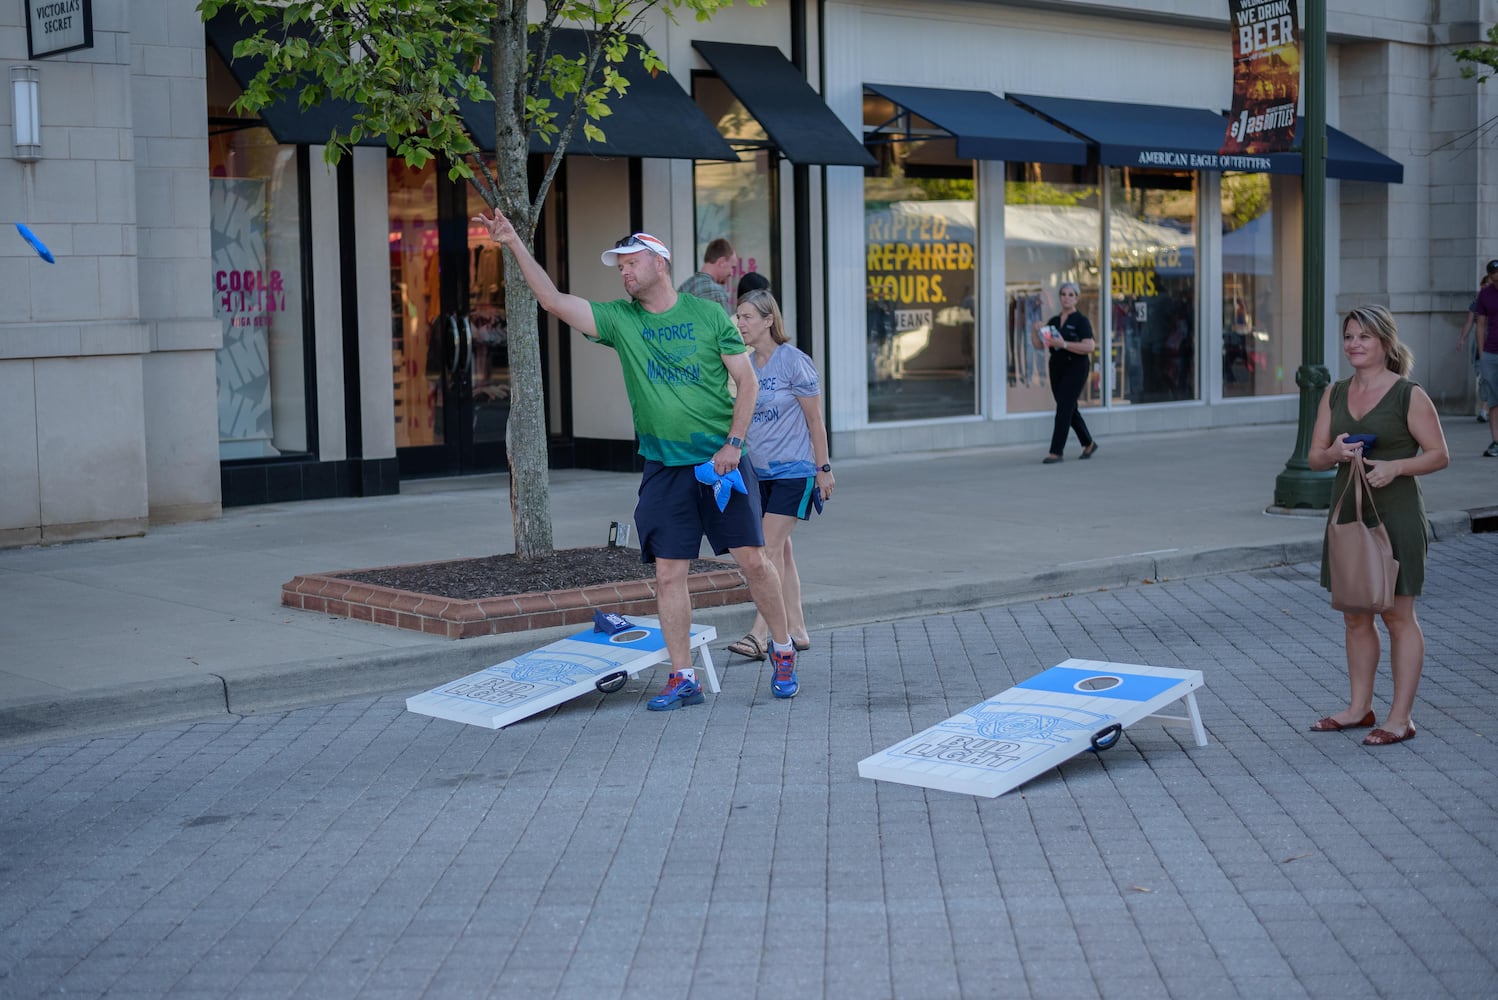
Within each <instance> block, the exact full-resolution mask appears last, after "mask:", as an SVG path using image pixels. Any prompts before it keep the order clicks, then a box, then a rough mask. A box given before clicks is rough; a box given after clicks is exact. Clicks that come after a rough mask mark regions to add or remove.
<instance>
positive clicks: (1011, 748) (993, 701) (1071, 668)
mask: <svg viewBox="0 0 1498 1000" xmlns="http://www.w3.org/2000/svg"><path fill="white" fill-rule="evenodd" d="M1201 686H1202V673H1201V671H1200V670H1177V669H1174V668H1171V667H1151V666H1145V665H1144V664H1139V663H1108V662H1105V661H1102V660H1075V659H1073V660H1067V661H1066V662H1064V663H1059V664H1057V665H1056V666H1054V667H1052V668H1050V669H1049V670H1046V671H1043V672H1041V673H1039V674H1037V675H1035V676H1034V677H1031V678H1029V679H1028V680H1025V681H1022V682H1020V683H1019V684H1016V685H1015V686H1014V687H1012V688H1010V689H1009V690H1007V691H1003V692H1001V693H999V694H996V695H994V696H993V697H992V698H989V699H988V700H987V701H983V702H979V703H978V704H976V705H974V706H972V707H971V708H969V709H967V710H966V711H964V712H959V713H958V714H956V715H954V716H952V717H951V718H950V719H947V720H946V721H945V722H939V723H937V724H936V725H934V726H932V727H931V728H929V729H925V730H923V731H921V732H919V733H917V734H916V735H914V736H912V737H910V738H909V739H905V740H901V741H900V742H899V743H896V744H895V745H894V746H891V747H888V748H886V749H884V750H881V751H880V752H879V753H876V754H874V755H872V756H870V757H865V758H864V759H863V760H861V761H859V762H858V774H859V776H860V777H864V778H873V779H875V780H878V781H896V782H900V783H901V784H906V785H923V786H925V787H927V788H940V789H943V790H944V791H949V792H962V793H964V794H967V795H983V796H987V797H989V798H992V797H994V796H996V795H1003V794H1004V793H1005V792H1007V791H1010V790H1012V789H1015V788H1018V787H1019V786H1020V785H1022V784H1024V783H1025V782H1027V781H1029V780H1030V779H1031V778H1033V777H1035V776H1036V775H1037V774H1040V773H1041V772H1043V771H1047V770H1050V769H1051V768H1053V767H1055V766H1057V765H1058V764H1061V763H1064V762H1065V761H1067V760H1070V759H1071V758H1072V757H1075V756H1076V755H1077V754H1079V753H1081V752H1082V751H1084V750H1087V749H1090V748H1091V746H1092V738H1093V736H1094V735H1096V734H1098V733H1099V732H1100V731H1102V730H1104V729H1106V728H1108V727H1109V726H1112V725H1115V724H1116V725H1119V726H1122V727H1128V726H1129V725H1131V724H1133V723H1135V722H1138V721H1139V720H1140V719H1143V718H1145V717H1146V716H1149V715H1153V714H1154V713H1155V712H1157V711H1159V710H1160V709H1161V708H1164V707H1165V706H1166V705H1169V704H1170V703H1171V702H1174V701H1178V700H1180V699H1181V698H1184V697H1186V695H1188V694H1191V693H1192V692H1194V691H1195V690H1196V689H1197V688H1199V687H1201Z"/></svg>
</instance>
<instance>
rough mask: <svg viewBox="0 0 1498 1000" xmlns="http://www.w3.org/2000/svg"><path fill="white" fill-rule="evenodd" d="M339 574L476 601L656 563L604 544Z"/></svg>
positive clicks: (708, 569)
mask: <svg viewBox="0 0 1498 1000" xmlns="http://www.w3.org/2000/svg"><path fill="white" fill-rule="evenodd" d="M731 568H733V563H731V562H729V563H724V562H718V561H716V560H712V559H694V560H692V568H691V572H693V573H712V572H716V571H717V570H721V569H731ZM333 575H335V576H338V577H340V578H341V579H344V580H358V581H359V582H361V583H373V584H378V585H379V586H381V587H390V588H392V589H394V590H409V591H413V592H415V593H418V594H435V595H437V596H438V597H452V598H457V599H459V600H465V601H476V600H480V599H481V598H485V597H504V596H507V595H513V594H531V593H535V592H536V591H543V590H576V589H581V588H583V587H596V586H599V585H601V584H608V583H621V582H624V581H626V580H653V579H655V566H654V565H653V564H651V563H643V562H641V561H640V550H639V549H630V548H625V547H623V546H607V545H600V546H598V547H596V548H586V549H557V550H555V551H554V552H552V553H551V554H550V555H548V556H546V557H545V558H542V559H521V558H520V557H519V556H517V555H514V554H513V553H512V554H509V555H498V556H483V557H481V558H478V559H456V560H453V561H451V562H436V563H418V564H417V565H414V566H388V567H385V568H384V569H366V570H357V571H354V572H349V573H336V574H333Z"/></svg>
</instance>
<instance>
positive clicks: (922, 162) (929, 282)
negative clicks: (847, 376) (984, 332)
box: [863, 97, 978, 423]
mask: <svg viewBox="0 0 1498 1000" xmlns="http://www.w3.org/2000/svg"><path fill="white" fill-rule="evenodd" d="M895 114H896V109H895V107H894V105H893V104H891V103H890V102H888V101H886V100H883V99H882V98H874V97H865V100H864V122H865V124H869V125H874V126H880V125H884V124H885V123H888V122H889V121H891V119H893V118H894V117H895ZM901 128H903V130H904V131H899V130H893V131H892V130H888V129H886V130H884V131H882V132H881V133H880V135H879V140H878V142H877V144H872V145H871V146H870V150H869V151H870V152H871V153H872V154H873V155H874V157H875V158H876V159H877V160H878V161H879V166H878V167H877V168H875V169H874V170H872V171H870V172H869V173H867V174H865V175H864V182H863V190H864V196H863V198H864V201H863V204H864V261H865V266H866V269H867V271H866V273H867V282H868V284H867V286H866V289H865V295H866V298H867V306H868V310H867V312H868V330H867V332H868V341H867V346H868V389H869V421H870V422H874V423H877V422H881V421H891V420H920V419H930V418H935V417H961V416H971V415H972V414H975V413H977V412H978V380H977V371H978V358H977V343H978V341H977V336H978V330H977V321H976V312H977V302H976V297H975V296H976V290H977V287H978V282H977V266H978V260H977V257H978V255H977V245H978V238H977V237H978V229H977V218H978V212H977V207H978V205H977V194H976V187H977V185H976V184H975V182H974V180H973V174H974V171H973V162H972V161H971V160H963V159H958V158H957V154H956V148H955V146H956V144H955V142H954V141H953V140H952V139H950V138H947V137H945V136H944V135H938V134H937V133H936V130H935V129H934V128H933V126H932V125H931V123H930V122H927V121H925V120H924V119H922V118H920V117H918V116H916V115H905V116H903V118H902V119H901Z"/></svg>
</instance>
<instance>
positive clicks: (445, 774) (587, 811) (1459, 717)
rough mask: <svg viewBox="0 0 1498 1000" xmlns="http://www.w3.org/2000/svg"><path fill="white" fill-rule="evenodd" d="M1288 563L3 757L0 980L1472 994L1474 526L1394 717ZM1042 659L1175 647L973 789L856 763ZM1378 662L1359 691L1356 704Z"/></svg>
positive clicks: (1477, 553) (615, 989)
mask: <svg viewBox="0 0 1498 1000" xmlns="http://www.w3.org/2000/svg"><path fill="white" fill-rule="evenodd" d="M1316 571H1317V568H1316V567H1315V566H1314V565H1300V566H1291V567H1283V568H1280V569H1274V570H1263V571H1256V572H1247V573H1233V574H1227V575H1222V576H1215V577H1207V578H1200V579H1194V580H1189V581H1182V582H1166V583H1163V584H1160V585H1157V586H1141V587H1133V588H1129V589H1127V590H1121V591H1113V592H1103V593H1091V594H1080V595H1075V596H1071V597H1065V598H1060V599H1055V600H1050V601H1044V602H1039V603H1030V604H1017V605H1011V606H1003V607H994V608H988V609H985V610H981V611H973V612H964V613H959V614H952V615H941V616H931V617H925V618H917V619H909V620H903V621H896V622H891V623H885V624H876V625H868V626H863V627H855V628H842V629H838V630H835V631H832V632H823V633H817V634H815V635H814V641H815V647H814V649H813V650H812V651H811V652H810V653H808V654H805V655H804V656H803V665H802V668H801V674H802V688H801V694H800V696H799V697H797V698H796V699H795V700H794V701H791V702H783V701H777V700H776V699H774V698H772V697H771V696H770V692H769V684H768V676H767V674H765V673H764V672H763V671H762V670H760V665H745V664H744V662H743V661H735V663H734V665H732V666H729V667H728V668H727V670H726V671H725V673H724V691H723V693H722V694H721V695H719V696H716V697H713V696H710V697H709V700H708V703H707V704H706V705H705V706H702V707H698V708H691V709H687V710H684V711H679V712H674V713H670V714H664V715H663V714H658V713H648V712H645V711H644V710H643V709H644V705H643V702H644V700H645V699H646V698H647V697H649V695H650V694H652V693H653V691H654V688H655V687H656V686H658V684H659V682H660V680H661V678H660V677H659V676H654V677H650V676H648V675H647V678H646V679H647V680H648V682H649V683H648V685H647V684H646V683H642V682H636V683H632V684H631V685H630V686H629V688H627V689H626V692H624V693H621V694H617V695H614V696H612V697H608V698H604V697H601V696H599V697H591V696H590V697H586V698H581V699H578V700H576V701H573V702H571V703H569V704H567V705H565V706H562V707H561V708H558V709H556V710H554V711H552V712H550V713H547V714H545V715H543V716H542V717H539V718H536V719H533V720H530V721H527V722H524V723H521V724H519V725H516V726H514V727H512V728H511V729H508V730H504V731H501V732H499V733H491V732H487V731H483V730H479V729H475V728H472V727H464V726H460V725H457V724H454V723H448V722H442V721H438V720H432V719H428V718H425V717H422V716H417V715H412V714H408V713H406V712H405V711H404V710H403V699H402V697H400V696H391V697H385V698H379V699H364V700H358V701H351V702H347V703H343V704H338V705H333V706H331V707H324V708H310V709H301V710H297V711H291V712H285V713H279V714H267V715H260V716H248V717H243V718H230V719H226V720H223V721H213V722H205V723H199V724H193V725H177V726H168V727H164V728H157V729H152V730H149V731H142V732H131V733H124V734H119V735H113V736H109V737H106V738H95V739H86V740H85V739H79V740H74V741H69V742H62V743H54V744H50V745H40V746H32V747H25V748H18V749H10V750H5V751H0V793H3V802H4V809H3V815H0V995H4V996H6V997H40V996H48V995H62V994H66V995H68V996H77V997H105V996H108V997H109V998H111V1000H125V998H130V997H173V998H176V997H183V998H186V997H204V998H207V997H214V998H219V997H254V998H265V997H317V998H338V997H368V998H379V997H390V998H402V1000H407V998H414V997H433V998H468V997H482V996H503V997H549V996H560V997H587V998H602V997H641V998H647V997H648V998H652V1000H655V998H670V997H688V996H695V997H711V998H713V1000H727V998H735V997H754V996H761V997H775V998H783V997H820V996H829V997H847V998H870V997H900V998H906V997H910V998H938V997H1051V998H1070V997H1093V996H1098V997H1128V998H1142V997H1178V998H1192V1000H1195V998H1201V997H1235V996H1251V997H1276V998H1283V997H1301V996H1304V997H1327V998H1333V997H1336V998H1341V997H1345V996H1359V997H1374V996H1377V997H1400V998H1417V997H1418V998H1431V997H1441V996H1449V997H1462V998H1468V997H1479V996H1494V995H1495V994H1498V614H1495V612H1498V606H1495V595H1498V535H1473V536H1467V537H1463V538H1459V539H1457V540H1454V541H1450V542H1445V543H1442V544H1440V545H1437V546H1436V547H1435V548H1434V549H1433V550H1432V562H1431V566H1430V567H1429V572H1428V575H1427V590H1426V595H1425V597H1424V598H1422V600H1421V602H1420V614H1421V619H1422V621H1423V623H1424V626H1425V630H1426V637H1427V643H1428V655H1427V664H1426V675H1425V679H1424V682H1423V684H1422V686H1421V691H1420V701H1419V703H1418V704H1417V707H1416V712H1415V717H1416V720H1417V723H1418V724H1419V727H1420V735H1419V737H1418V738H1417V739H1415V740H1414V741H1412V742H1410V743H1408V744H1405V745H1402V746H1396V747H1387V748H1382V749H1376V750H1369V749H1365V748H1363V747H1362V746H1360V745H1359V743H1358V737H1359V735H1361V734H1339V733H1332V734H1312V733H1309V732H1307V731H1306V727H1307V725H1308V724H1309V723H1310V722H1311V721H1313V720H1314V719H1315V718H1317V717H1318V716H1321V715H1324V714H1327V713H1330V712H1332V711H1335V710H1337V709H1338V708H1340V707H1342V704H1343V701H1342V699H1343V698H1344V697H1345V694H1346V683H1345V679H1344V678H1345V674H1344V669H1343V665H1342V649H1341V641H1342V629H1341V623H1340V619H1339V618H1338V617H1337V616H1336V615H1334V613H1333V612H1332V611H1331V610H1330V608H1329V606H1328V604H1327V601H1326V597H1325V595H1324V593H1323V592H1322V591H1321V590H1320V589H1319V587H1318V586H1317V584H1316ZM1069 656H1077V657H1086V658H1097V659H1105V660H1115V661H1124V662H1142V663H1152V664H1157V665H1161V666H1180V667H1190V668H1194V669H1201V670H1203V671H1204V672H1205V673H1206V688H1205V690H1204V691H1203V692H1201V694H1200V695H1199V700H1200V704H1201V708H1202V712H1203V716H1204V719H1205V721H1206V725H1207V729H1208V733H1209V736H1210V738H1211V744H1210V745H1209V746H1207V747H1205V748H1198V747H1196V746H1194V745H1193V744H1192V742H1191V740H1190V736H1189V733H1188V732H1186V731H1183V730H1178V731H1166V730H1165V729H1163V728H1161V727H1159V726H1156V725H1153V724H1150V723H1140V724H1138V725H1136V726H1134V727H1133V728H1131V729H1130V730H1128V732H1127V736H1126V738H1125V739H1123V740H1121V741H1120V743H1119V744H1118V746H1117V747H1115V748H1114V749H1112V750H1109V751H1107V752H1105V753H1103V754H1100V755H1093V754H1090V753H1084V754H1083V755H1081V756H1080V757H1078V758H1076V759H1074V760H1073V761H1071V762H1069V763H1067V764H1066V765H1064V766H1063V767H1061V768H1059V769H1057V770H1055V771H1052V772H1049V773H1047V774H1045V775H1042V776H1041V777H1039V778H1037V779H1036V780H1034V781H1032V782H1030V783H1029V784H1028V785H1026V786H1024V787H1023V788H1022V789H1021V790H1020V791H1018V792H1014V793H1011V794H1009V795H1006V796H1003V797H1001V798H998V799H993V800H985V799H974V798H969V797H966V796H961V795H954V794H950V793H944V792H936V791H925V790H922V789H918V788H911V787H906V786H899V785H891V784H881V783H876V782H872V781H866V780H863V779H860V778H859V777H858V776H857V773H856V769H855V765H856V762H857V761H858V760H859V759H860V758H862V757H864V756H865V755H867V754H869V753H870V752H872V751H873V750H876V749H879V748H881V747H884V746H886V745H888V744H890V743H893V742H895V741H896V740H898V739H901V738H903V737H905V736H908V735H909V734H911V733H912V732H914V731H916V730H918V729H921V728H924V727H925V726H927V725H929V724H931V723H933V722H936V721H939V720H940V719H942V718H945V717H947V716H949V715H951V714H953V713H955V712H956V711H959V710H961V709H962V708H965V707H967V706H968V705H970V704H973V703H975V702H977V701H979V700H981V699H982V698H984V697H986V696H988V695H990V694H993V693H995V692H997V691H1000V690H1003V689H1004V688H1007V687H1009V686H1010V685H1011V684H1013V683H1014V682H1016V681H1018V680H1022V679H1024V678H1025V677H1028V676H1030V675H1032V674H1034V673H1036V672H1038V671H1039V670H1041V669H1043V668H1045V667H1048V666H1051V665H1053V664H1054V663H1056V662H1059V661H1060V660H1062V659H1065V658H1066V657H1069ZM1388 694H1389V681H1388V675H1387V668H1386V667H1385V668H1384V672H1383V673H1382V674H1381V676H1380V680H1379V688H1378V702H1377V706H1378V709H1379V712H1380V717H1382V711H1383V709H1384V708H1385V707H1386V706H1387V699H1388Z"/></svg>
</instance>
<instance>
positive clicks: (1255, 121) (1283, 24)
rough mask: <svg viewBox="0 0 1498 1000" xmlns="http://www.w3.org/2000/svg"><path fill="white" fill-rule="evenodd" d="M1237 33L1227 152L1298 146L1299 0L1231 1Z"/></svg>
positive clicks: (1272, 150)
mask: <svg viewBox="0 0 1498 1000" xmlns="http://www.w3.org/2000/svg"><path fill="white" fill-rule="evenodd" d="M1228 8H1229V14H1230V19H1231V22H1232V31H1233V112H1232V115H1231V117H1230V120H1229V122H1228V130H1227V135H1226V136H1224V137H1223V140H1222V150H1221V152H1222V153H1224V154H1232V153H1238V154H1242V153H1247V154H1255V153H1259V154H1262V153H1283V152H1286V151H1288V150H1290V149H1292V148H1294V146H1295V107H1296V103H1297V102H1298V100H1299V96H1300V28H1299V24H1300V18H1299V14H1298V12H1297V10H1296V7H1295V0H1228Z"/></svg>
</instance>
